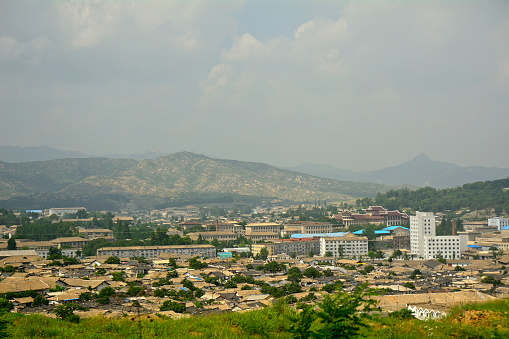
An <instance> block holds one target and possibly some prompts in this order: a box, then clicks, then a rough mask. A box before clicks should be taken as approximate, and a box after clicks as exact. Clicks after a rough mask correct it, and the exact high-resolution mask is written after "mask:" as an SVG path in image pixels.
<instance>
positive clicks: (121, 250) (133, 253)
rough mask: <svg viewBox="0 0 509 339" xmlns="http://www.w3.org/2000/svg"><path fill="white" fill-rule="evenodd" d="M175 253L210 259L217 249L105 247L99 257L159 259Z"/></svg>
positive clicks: (100, 250)
mask: <svg viewBox="0 0 509 339" xmlns="http://www.w3.org/2000/svg"><path fill="white" fill-rule="evenodd" d="M165 253H174V254H180V255H182V254H183V255H192V256H194V255H200V256H205V257H209V258H213V257H215V256H216V248H215V247H214V246H212V245H168V246H130V247H103V248H99V249H98V250H97V256H108V257H111V256H116V257H119V258H132V257H144V258H157V257H159V256H160V255H161V254H165Z"/></svg>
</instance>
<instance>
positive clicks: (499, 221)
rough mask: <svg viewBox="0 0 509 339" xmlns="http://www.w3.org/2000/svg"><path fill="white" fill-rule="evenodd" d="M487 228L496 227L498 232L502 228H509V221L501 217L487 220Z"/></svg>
mask: <svg viewBox="0 0 509 339" xmlns="http://www.w3.org/2000/svg"><path fill="white" fill-rule="evenodd" d="M488 226H492V227H496V228H497V229H498V230H499V231H500V230H501V229H502V228H504V227H506V226H509V219H506V218H503V217H495V218H489V219H488Z"/></svg>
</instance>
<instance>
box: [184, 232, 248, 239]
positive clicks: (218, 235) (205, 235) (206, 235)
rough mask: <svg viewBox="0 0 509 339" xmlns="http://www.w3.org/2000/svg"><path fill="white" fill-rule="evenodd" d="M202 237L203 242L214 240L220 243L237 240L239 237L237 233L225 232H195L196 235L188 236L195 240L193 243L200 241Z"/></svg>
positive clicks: (189, 234)
mask: <svg viewBox="0 0 509 339" xmlns="http://www.w3.org/2000/svg"><path fill="white" fill-rule="evenodd" d="M200 235H201V238H202V239H203V240H207V241H212V240H214V239H217V240H218V241H230V240H237V238H238V236H239V235H238V234H237V233H234V232H225V231H211V232H194V233H188V234H187V236H188V237H189V238H191V240H193V241H196V240H198V238H199V236H200Z"/></svg>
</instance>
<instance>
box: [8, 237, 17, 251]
mask: <svg viewBox="0 0 509 339" xmlns="http://www.w3.org/2000/svg"><path fill="white" fill-rule="evenodd" d="M7 250H9V251H14V250H16V239H14V238H13V237H11V238H9V240H7Z"/></svg>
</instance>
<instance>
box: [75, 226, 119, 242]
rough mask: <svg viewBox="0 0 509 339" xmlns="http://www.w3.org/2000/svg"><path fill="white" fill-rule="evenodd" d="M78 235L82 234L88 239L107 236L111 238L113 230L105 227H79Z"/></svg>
mask: <svg viewBox="0 0 509 339" xmlns="http://www.w3.org/2000/svg"><path fill="white" fill-rule="evenodd" d="M79 233H80V235H84V236H86V237H87V239H88V240H93V239H97V238H109V239H113V231H112V230H109V229H107V228H92V229H81V230H80V231H79Z"/></svg>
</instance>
